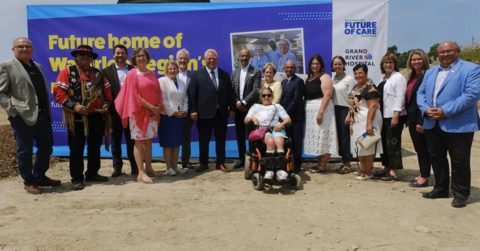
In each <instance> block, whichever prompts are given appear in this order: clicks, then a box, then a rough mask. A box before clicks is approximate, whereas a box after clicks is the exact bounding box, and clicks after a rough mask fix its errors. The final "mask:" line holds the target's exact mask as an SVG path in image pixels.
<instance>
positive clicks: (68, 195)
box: [0, 110, 480, 250]
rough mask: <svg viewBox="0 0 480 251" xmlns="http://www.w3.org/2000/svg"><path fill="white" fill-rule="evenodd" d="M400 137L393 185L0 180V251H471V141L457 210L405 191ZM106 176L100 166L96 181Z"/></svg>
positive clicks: (215, 174)
mask: <svg viewBox="0 0 480 251" xmlns="http://www.w3.org/2000/svg"><path fill="white" fill-rule="evenodd" d="M2 116H3V117H2ZM4 117H5V115H4V114H3V110H2V112H1V113H0V122H4V121H5V119H4ZM7 123H8V122H7ZM403 139H404V144H403V146H404V156H405V158H404V165H405V167H406V169H405V170H404V171H401V172H400V178H401V180H402V181H400V182H382V181H372V180H370V181H356V180H355V176H354V175H353V174H347V175H339V174H336V173H335V172H334V171H333V170H334V169H335V168H337V167H338V164H331V165H329V169H330V170H331V171H330V172H328V173H326V174H310V173H308V172H302V174H301V177H302V179H303V180H304V182H305V183H304V189H303V190H299V191H294V190H290V189H289V188H288V187H274V188H273V189H267V190H265V191H255V190H253V189H252V186H251V182H250V181H246V180H244V178H243V177H242V175H243V173H242V172H240V171H233V172H231V173H230V174H223V173H221V172H220V171H216V170H213V166H211V167H210V171H208V172H205V173H201V174H196V173H194V172H189V173H187V174H185V175H178V176H176V177H169V176H165V175H164V174H163V175H162V176H161V177H160V178H157V179H156V183H155V184H153V185H146V184H141V183H137V182H135V181H134V177H133V176H130V175H126V176H122V177H119V178H114V179H113V178H112V179H111V180H110V181H109V182H107V183H105V184H100V183H96V184H92V183H87V187H86V188H85V189H84V190H82V191H71V187H70V183H69V181H70V179H69V173H68V162H62V163H59V164H57V166H55V167H54V168H52V169H50V170H49V172H48V175H49V176H50V177H52V178H56V179H61V180H62V182H63V183H64V184H62V186H61V187H58V188H53V189H44V192H45V193H44V194H42V195H36V196H35V195H29V194H27V193H26V192H25V191H24V190H23V186H22V183H21V178H20V177H14V178H10V179H7V180H2V181H1V182H0V250H356V249H358V250H480V238H479V236H480V229H479V227H478V226H480V203H479V202H480V189H479V187H480V172H479V170H478V169H479V166H480V164H479V163H480V144H479V143H480V137H479V136H478V134H477V135H476V137H475V142H474V147H473V149H472V151H473V152H472V195H471V197H470V199H469V201H468V202H469V204H468V206H467V207H466V208H462V209H454V208H452V207H451V206H450V203H451V200H452V199H451V198H450V199H437V200H427V199H423V198H422V197H421V193H422V192H425V191H430V190H431V189H432V187H428V188H421V189H412V188H410V187H408V183H407V182H405V180H406V179H408V178H410V177H413V176H415V175H416V174H417V173H418V172H417V168H418V167H417V161H416V155H415V153H414V152H413V146H412V144H411V141H410V138H409V135H408V130H404V134H403ZM124 163H125V165H126V168H125V170H126V171H127V172H128V169H129V168H128V164H127V163H128V161H124ZM309 166H312V164H304V168H305V169H306V168H307V167H309ZM375 166H376V167H377V168H379V167H380V163H375ZM154 168H155V169H157V170H159V171H164V170H165V166H164V165H163V164H162V163H155V164H154ZM111 171H112V170H111V160H103V161H102V169H101V174H104V175H109V174H110V173H111ZM430 184H433V179H431V180H430Z"/></svg>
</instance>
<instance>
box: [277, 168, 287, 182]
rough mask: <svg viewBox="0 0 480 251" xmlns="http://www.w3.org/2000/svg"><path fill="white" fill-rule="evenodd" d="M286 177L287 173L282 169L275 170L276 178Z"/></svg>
mask: <svg viewBox="0 0 480 251" xmlns="http://www.w3.org/2000/svg"><path fill="white" fill-rule="evenodd" d="M287 178H288V173H287V172H285V171H283V170H278V171H277V180H286V179H287Z"/></svg>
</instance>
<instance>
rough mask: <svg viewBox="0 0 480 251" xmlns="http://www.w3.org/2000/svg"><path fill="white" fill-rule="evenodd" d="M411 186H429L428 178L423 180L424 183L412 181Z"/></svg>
mask: <svg viewBox="0 0 480 251" xmlns="http://www.w3.org/2000/svg"><path fill="white" fill-rule="evenodd" d="M410 187H428V180H427V181H425V182H423V183H422V184H420V183H418V181H414V182H412V183H410Z"/></svg>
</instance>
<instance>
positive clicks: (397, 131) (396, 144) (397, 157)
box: [380, 116, 407, 170]
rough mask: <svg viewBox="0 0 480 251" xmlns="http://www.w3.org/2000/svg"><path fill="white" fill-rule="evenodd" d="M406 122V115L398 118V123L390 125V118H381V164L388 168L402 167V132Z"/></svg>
mask: <svg viewBox="0 0 480 251" xmlns="http://www.w3.org/2000/svg"><path fill="white" fill-rule="evenodd" d="M406 122H407V116H400V117H399V118H398V125H397V126H395V127H391V123H392V118H384V119H383V128H382V132H381V135H382V145H383V154H380V158H381V159H382V165H383V166H386V167H389V168H390V169H395V170H399V169H403V161H402V132H403V126H404V125H405V123H406Z"/></svg>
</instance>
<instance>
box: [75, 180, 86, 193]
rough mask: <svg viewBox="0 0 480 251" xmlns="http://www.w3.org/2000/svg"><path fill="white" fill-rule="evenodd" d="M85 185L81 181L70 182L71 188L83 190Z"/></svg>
mask: <svg viewBox="0 0 480 251" xmlns="http://www.w3.org/2000/svg"><path fill="white" fill-rule="evenodd" d="M84 188H85V186H84V185H83V182H77V183H72V190H76V191H78V190H83V189H84Z"/></svg>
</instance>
